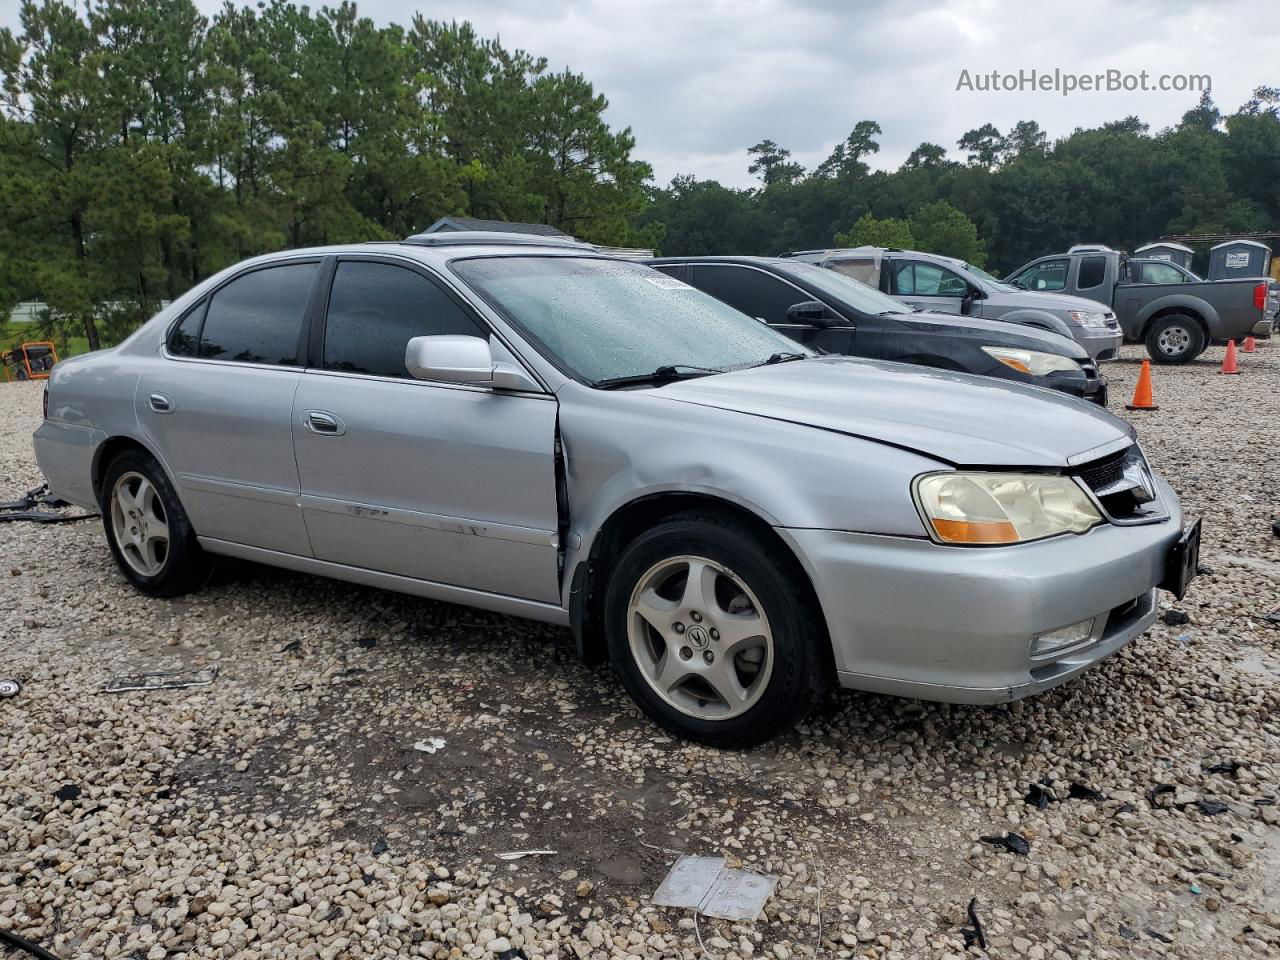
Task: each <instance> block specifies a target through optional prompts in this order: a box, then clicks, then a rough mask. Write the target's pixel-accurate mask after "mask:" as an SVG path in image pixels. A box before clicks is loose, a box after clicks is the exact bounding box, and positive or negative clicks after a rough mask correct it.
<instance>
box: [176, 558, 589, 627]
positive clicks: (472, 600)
mask: <svg viewBox="0 0 1280 960" xmlns="http://www.w3.org/2000/svg"><path fill="white" fill-rule="evenodd" d="M197 539H198V540H199V542H200V546H202V547H204V549H206V550H208V551H209V552H210V553H216V554H219V555H221V556H224V557H234V558H236V559H239V560H251V561H253V562H255V563H265V564H268V565H269V566H274V567H283V568H284V569H286V570H295V571H297V572H299V573H310V574H315V575H316V576H321V577H332V578H333V579H335V580H345V581H347V582H349V583H358V584H362V585H364V586H367V587H378V588H380V589H383V590H393V591H396V592H397V593H407V594H410V595H412V596H416V597H425V598H426V599H428V600H441V601H444V602H446V603H457V604H462V605H463V606H469V607H477V608H479V609H481V610H491V611H493V612H494V613H505V614H508V615H510V616H513V617H527V618H528V619H530V620H539V621H541V622H543V623H552V624H556V625H558V626H568V625H569V611H568V610H566V609H565V608H563V607H561V606H558V605H556V604H551V603H542V602H539V601H537V600H524V599H521V598H520V597H511V596H507V595H506V594H501V593H486V592H485V591H483V590H472V589H470V588H469V587H455V586H453V585H451V584H447V583H437V582H436V581H433V580H418V579H415V578H413V577H404V576H400V575H399V574H395V573H382V572H380V571H378V570H367V569H364V568H362V567H350V566H347V565H346V564H343V563H333V562H332V561H329V560H317V559H315V558H314V557H300V556H298V555H297V554H293V553H282V552H280V551H278V550H268V549H266V548H264V547H250V546H247V545H246V544H242V543H232V542H230V541H228V540H217V539H214V538H212V537H198V538H197Z"/></svg>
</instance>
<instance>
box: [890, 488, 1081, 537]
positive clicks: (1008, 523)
mask: <svg viewBox="0 0 1280 960" xmlns="http://www.w3.org/2000/svg"><path fill="white" fill-rule="evenodd" d="M915 494H916V503H917V504H918V505H919V507H920V512H921V513H922V514H923V515H924V519H925V522H926V525H927V526H928V527H929V529H930V531H931V533H932V536H933V539H935V540H937V541H938V542H940V543H953V544H995V543H1022V542H1025V541H1027V540H1041V539H1043V538H1044V537H1053V536H1057V535H1058V534H1060V533H1084V532H1085V531H1086V530H1089V529H1090V528H1092V527H1094V526H1096V525H1098V524H1099V523H1102V514H1100V513H1099V512H1098V509H1097V508H1096V507H1095V506H1094V505H1093V502H1092V501H1091V500H1090V499H1089V497H1088V496H1087V495H1086V494H1085V492H1084V491H1083V490H1081V489H1080V487H1079V486H1077V485H1076V483H1075V481H1074V480H1072V479H1071V478H1070V477H1060V476H1055V475H1052V474H1035V473H927V474H924V475H923V476H920V477H917V478H916V482H915Z"/></svg>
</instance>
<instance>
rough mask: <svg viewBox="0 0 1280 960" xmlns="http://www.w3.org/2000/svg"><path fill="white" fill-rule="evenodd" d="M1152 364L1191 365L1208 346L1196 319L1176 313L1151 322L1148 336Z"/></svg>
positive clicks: (1147, 342) (1147, 341)
mask: <svg viewBox="0 0 1280 960" xmlns="http://www.w3.org/2000/svg"><path fill="white" fill-rule="evenodd" d="M1146 344H1147V354H1148V355H1149V356H1150V357H1151V362H1152V363H1160V364H1181V363H1190V362H1191V361H1192V360H1194V359H1195V358H1196V357H1198V356H1200V354H1202V353H1204V350H1205V347H1207V346H1208V342H1207V339H1206V337H1205V335H1204V330H1202V329H1201V328H1200V324H1199V323H1197V322H1196V320H1195V318H1193V317H1189V316H1187V315H1186V314H1182V313H1174V314H1170V315H1169V316H1167V317H1160V318H1159V319H1157V320H1153V321H1152V322H1151V326H1150V327H1148V328H1147V336H1146Z"/></svg>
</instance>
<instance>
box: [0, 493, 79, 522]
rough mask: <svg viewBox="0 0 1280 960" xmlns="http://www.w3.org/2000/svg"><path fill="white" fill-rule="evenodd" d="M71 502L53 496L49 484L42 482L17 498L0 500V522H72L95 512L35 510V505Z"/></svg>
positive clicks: (57, 506)
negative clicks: (71, 512)
mask: <svg viewBox="0 0 1280 960" xmlns="http://www.w3.org/2000/svg"><path fill="white" fill-rule="evenodd" d="M69 506H71V504H69V503H67V501H65V500H63V499H61V498H60V497H55V496H54V495H53V494H51V493H50V492H49V485H48V484H47V483H46V484H42V485H41V486H38V487H36V488H35V489H33V490H28V491H27V492H26V493H24V494H23V495H22V496H21V497H19V498H18V499H17V500H7V501H3V502H0V522H4V521H7V520H32V521H34V522H36V523H74V522H75V521H77V520H92V519H93V518H94V517H97V516H98V514H96V513H83V514H73V515H71V516H67V515H66V514H64V513H54V512H53V510H36V509H33V508H35V507H52V508H54V509H57V508H59V507H69Z"/></svg>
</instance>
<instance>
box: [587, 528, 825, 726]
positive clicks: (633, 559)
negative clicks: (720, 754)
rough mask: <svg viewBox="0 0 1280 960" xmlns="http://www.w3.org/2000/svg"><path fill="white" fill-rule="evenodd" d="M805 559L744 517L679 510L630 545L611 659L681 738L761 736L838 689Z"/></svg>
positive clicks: (615, 593) (608, 594)
mask: <svg viewBox="0 0 1280 960" xmlns="http://www.w3.org/2000/svg"><path fill="white" fill-rule="evenodd" d="M811 598H812V591H811V590H810V588H809V584H808V582H807V581H806V580H805V578H804V575H803V573H802V572H801V571H800V570H799V568H798V565H797V564H796V562H795V559H794V558H793V557H792V556H791V555H790V554H789V553H787V552H786V550H785V549H784V548H782V547H781V545H779V544H778V543H776V542H775V541H772V540H771V539H769V538H767V537H765V536H762V535H761V534H759V533H757V532H756V531H755V530H753V529H752V528H751V527H749V526H747V525H746V524H743V523H741V522H738V521H735V520H730V519H727V518H722V517H718V516H714V515H705V514H695V513H690V514H681V515H678V516H675V517H673V518H671V519H670V520H668V521H666V522H664V523H662V524H660V525H659V526H657V527H655V528H653V529H651V530H649V531H647V532H646V533H644V534H642V535H641V536H639V537H637V538H636V539H635V540H634V541H633V542H632V543H631V544H629V545H628V546H627V548H626V549H625V550H624V551H623V553H622V556H621V557H620V558H619V560H618V563H617V565H616V567H615V568H614V571H613V574H612V576H611V577H610V578H609V582H608V586H607V588H606V591H605V634H606V638H607V640H608V645H609V654H610V659H611V660H612V662H613V665H614V668H615V669H616V670H617V671H618V674H619V675H620V676H621V678H622V683H623V686H625V687H626V689H627V692H628V693H629V694H630V695H631V697H632V699H634V700H635V701H636V703H637V704H639V706H640V708H641V709H642V710H643V711H644V712H645V713H646V714H647V715H648V716H649V717H650V718H652V719H653V720H654V721H656V722H657V723H659V724H660V725H662V726H663V727H665V728H666V729H667V730H670V731H671V732H672V733H675V734H677V735H679V736H681V737H686V738H688V739H691V740H696V741H698V742H700V743H705V744H708V745H710V746H715V747H726V748H740V747H748V746H752V745H754V744H758V743H762V742H764V741H765V740H768V739H770V738H772V737H774V736H776V735H778V734H779V733H782V732H784V731H786V730H789V729H790V728H791V727H793V726H794V725H795V724H796V723H798V722H799V721H800V720H802V719H804V717H805V716H807V715H808V714H809V713H810V711H812V710H813V708H814V707H815V706H816V705H817V703H818V701H819V700H820V699H821V698H822V696H823V695H824V694H825V693H826V691H827V690H828V689H829V688H830V686H831V677H832V674H833V670H832V667H831V657H830V649H831V648H830V641H829V640H828V638H827V633H826V629H825V626H824V623H823V619H822V615H821V611H820V610H818V609H816V603H815V602H814V601H813V600H812V599H811Z"/></svg>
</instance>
